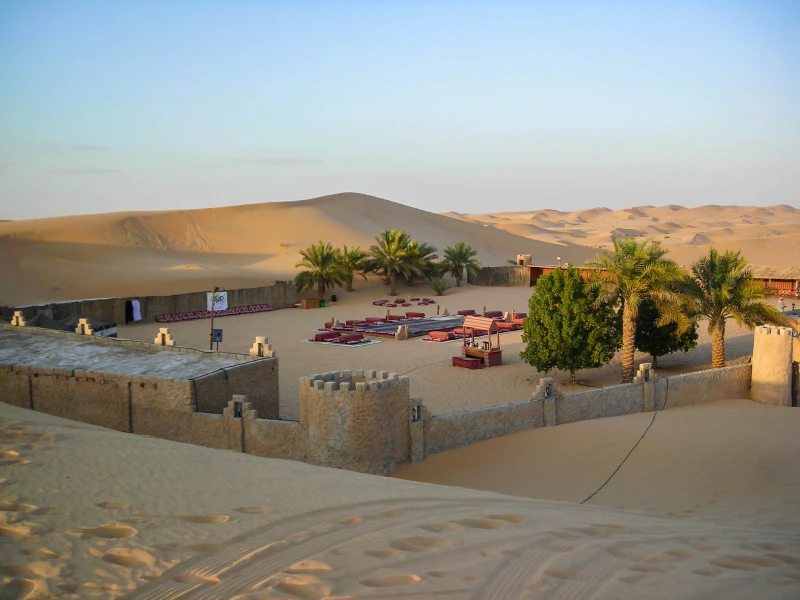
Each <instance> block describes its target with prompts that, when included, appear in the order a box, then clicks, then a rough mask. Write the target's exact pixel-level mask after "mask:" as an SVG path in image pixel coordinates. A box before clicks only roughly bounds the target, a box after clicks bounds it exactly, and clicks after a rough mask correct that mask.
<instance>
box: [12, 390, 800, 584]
mask: <svg viewBox="0 0 800 600" xmlns="http://www.w3.org/2000/svg"><path fill="white" fill-rule="evenodd" d="M715 408H716V407H709V408H706V407H696V408H691V409H677V410H674V411H672V412H670V411H666V412H664V413H659V415H658V417H659V419H660V421H658V428H657V429H656V430H655V433H657V435H654V437H653V440H652V442H653V447H652V448H649V449H648V448H647V447H645V448H642V454H643V456H642V457H640V458H639V457H637V458H639V461H638V462H636V460H635V459H632V462H631V465H630V470H631V473H627V474H626V473H625V471H620V473H618V475H617V477H619V479H618V480H616V479H615V480H614V481H613V482H612V483H611V484H609V486H608V487H607V488H606V489H605V490H603V492H601V494H598V495H597V496H595V498H594V499H593V505H591V506H589V505H583V506H581V505H578V504H570V503H566V502H555V501H547V500H531V499H527V498H518V497H517V498H515V497H511V496H504V495H500V494H492V493H488V492H478V491H470V490H465V489H460V488H453V487H444V486H435V485H429V484H424V483H416V482H408V481H400V480H398V479H385V478H379V477H373V476H368V475H360V474H356V473H350V472H344V471H338V470H334V469H324V468H319V467H312V466H309V465H304V464H300V463H294V462H289V461H280V460H270V459H262V458H256V457H252V456H247V455H242V454H235V453H232V452H227V451H216V450H210V449H206V448H200V447H195V446H188V445H184V444H178V443H174V442H168V441H165V440H159V439H151V438H145V437H140V436H135V435H130V434H124V433H119V432H115V431H111V430H107V429H103V428H99V427H94V426H91V425H85V424H78V423H74V422H71V421H66V420H63V419H59V418H56V417H52V416H49V415H44V414H40V413H34V412H31V411H27V410H24V409H19V408H15V407H11V406H8V405H5V404H0V439H2V444H3V455H2V458H0V460H1V461H2V463H1V464H0V468H1V469H2V476H3V481H2V486H0V489H2V494H3V498H2V508H3V510H2V511H0V532H2V540H3V543H2V544H0V555H1V556H2V567H1V569H2V577H1V578H0V582H1V585H2V587H0V595H2V597H4V598H44V597H59V598H76V599H77V598H114V597H121V596H123V595H125V594H128V595H127V596H126V597H128V598H236V599H240V600H244V599H255V598H293V599H298V598H299V599H312V598H326V597H337V598H476V599H483V598H516V597H532V598H645V597H646V598H709V597H717V598H742V599H750V598H756V597H757V598H796V597H797V590H798V589H799V588H800V533H799V532H798V531H797V527H796V518H795V515H796V506H797V500H798V489H800V488H799V487H798V483H800V482H798V477H797V469H796V467H794V468H792V467H791V466H790V461H791V465H796V464H797V459H798V458H800V456H799V452H798V449H799V448H800V445H799V444H798V441H797V438H796V436H793V434H794V432H796V430H797V426H798V423H797V418H795V415H796V413H794V412H793V411H792V409H774V408H772V407H766V406H758V405H754V404H752V403H749V402H747V403H742V402H732V403H723V404H722V405H721V410H715ZM706 413H715V414H718V415H722V417H723V418H722V419H721V420H718V419H717V418H716V417H715V416H713V415H710V414H706ZM647 417H648V415H634V416H632V417H620V418H614V419H606V420H601V421H591V422H585V423H579V424H576V425H569V426H563V427H557V428H553V429H552V430H546V431H545V430H542V431H540V432H536V433H543V434H545V435H547V436H548V439H547V441H546V445H547V450H548V451H550V450H552V451H553V453H554V454H555V452H556V451H558V450H562V451H563V450H565V449H570V448H574V447H578V448H582V449H584V450H586V449H587V442H586V440H589V439H594V440H597V442H598V443H597V444H593V445H592V446H591V448H590V452H586V453H583V456H586V455H587V454H591V459H590V460H591V465H587V464H585V461H582V460H576V459H575V457H574V455H573V456H572V457H568V458H567V459H566V462H565V466H567V467H569V466H575V467H577V470H576V472H575V473H573V472H571V471H570V470H569V468H564V469H561V470H560V472H551V473H547V472H546V470H545V469H543V468H537V467H536V466H531V470H530V475H529V479H540V478H541V479H542V481H543V485H542V495H543V496H547V495H550V496H556V495H561V496H566V497H571V498H572V499H578V498H580V497H581V496H583V495H584V494H586V493H587V491H589V490H592V489H593V488H594V487H595V486H596V485H597V484H598V482H602V479H604V477H605V476H606V475H607V470H608V469H609V468H613V466H614V465H616V464H617V462H618V461H619V460H620V452H621V451H622V450H625V444H626V443H627V442H630V441H631V440H632V439H634V438H635V437H638V435H640V433H639V432H640V429H641V426H642V422H641V421H642V419H645V418H647ZM712 421H713V425H714V429H715V432H714V435H713V436H712V437H713V439H711V440H704V441H697V440H698V438H702V437H703V436H707V430H708V426H709V424H710V422H712ZM733 432H750V433H749V434H748V435H746V436H744V438H743V439H741V440H740V439H737V438H736V437H734V436H731V435H726V434H730V433H733ZM787 433H788V435H787ZM512 438H513V436H509V438H506V439H512ZM687 438H691V439H692V440H694V441H693V442H690V443H688V444H676V443H675V440H676V439H679V440H686V439H687ZM777 439H781V440H783V442H787V441H791V443H789V444H778V443H777V441H776V440H777ZM648 441H650V440H648ZM665 444H666V445H667V446H668V447H669V451H667V452H664V451H663V450H664V445H665ZM476 447H477V446H476ZM99 448H102V451H98V449H99ZM754 449H755V450H756V451H757V453H758V455H757V456H750V454H751V452H752V450H754ZM765 449H767V450H768V451H767V452H765ZM542 450H543V448H542V447H537V446H536V444H535V443H533V444H524V445H523V446H521V447H517V448H516V451H517V452H528V455H527V458H528V463H529V464H531V465H533V464H534V463H535V459H536V455H535V453H541V451H542ZM701 450H702V451H703V463H704V464H705V465H707V466H708V470H704V469H702V468H700V467H698V466H697V465H696V464H695V463H697V455H696V454H695V452H697V451H701ZM748 457H749V458H748ZM436 458H437V457H433V458H432V459H429V460H436ZM442 458H446V457H444V455H443V457H442ZM737 459H744V460H738V462H736V463H734V462H732V461H733V460H737ZM570 463H571V465H570ZM423 465H424V463H423ZM626 467H627V465H626ZM517 473H519V469H517ZM709 475H713V478H712V479H710V480H709V479H708V476H709ZM581 478H582V479H581ZM558 481H561V482H563V483H562V489H561V491H559V485H558ZM647 484H652V485H653V487H652V489H643V488H645V487H647ZM530 487H531V489H532V488H533V482H530ZM621 504H624V505H626V506H629V507H630V508H633V509H634V510H620V509H618V508H612V507H614V506H617V505H621ZM654 513H655V514H654ZM659 513H660V514H659ZM670 513H671V514H670ZM661 515H663V516H661Z"/></svg>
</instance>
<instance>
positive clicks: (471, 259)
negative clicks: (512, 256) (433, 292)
mask: <svg viewBox="0 0 800 600" xmlns="http://www.w3.org/2000/svg"><path fill="white" fill-rule="evenodd" d="M443 252H444V260H443V261H442V262H441V266H442V270H443V271H444V272H445V273H450V275H452V276H453V278H454V279H455V280H456V287H461V280H462V279H463V276H464V270H465V269H466V271H467V273H472V274H473V275H475V276H476V277H477V275H478V273H480V272H481V263H479V262H478V261H477V259H476V258H475V256H476V255H477V254H478V252H477V251H476V250H473V249H472V246H467V245H466V244H465V243H464V242H458V243H456V245H455V246H448V247H447V248H445V249H444V251H443ZM515 264H516V263H515Z"/></svg>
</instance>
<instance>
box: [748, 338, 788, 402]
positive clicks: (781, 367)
mask: <svg viewBox="0 0 800 600" xmlns="http://www.w3.org/2000/svg"><path fill="white" fill-rule="evenodd" d="M793 342H794V339H793V331H792V329H791V328H789V327H770V326H769V325H763V326H761V327H756V330H755V336H754V339H753V384H752V390H751V393H752V397H753V400H755V401H756V402H762V403H764V404H776V405H778V406H791V405H792V354H793V352H792V345H793Z"/></svg>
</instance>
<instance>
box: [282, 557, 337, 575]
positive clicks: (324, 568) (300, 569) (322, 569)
mask: <svg viewBox="0 0 800 600" xmlns="http://www.w3.org/2000/svg"><path fill="white" fill-rule="evenodd" d="M331 571H333V567H331V566H330V565H328V564H325V563H324V562H320V561H318V560H304V561H302V562H299V563H297V564H296V565H292V566H291V567H289V568H288V569H286V571H285V572H286V573H289V574H291V575H294V574H300V575H323V574H325V573H330V572H331Z"/></svg>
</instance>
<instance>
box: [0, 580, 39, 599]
mask: <svg viewBox="0 0 800 600" xmlns="http://www.w3.org/2000/svg"><path fill="white" fill-rule="evenodd" d="M35 591H36V583H35V582H33V581H31V580H30V579H12V580H11V581H9V582H8V583H7V584H5V585H4V586H3V587H0V598H2V599H3V600H5V599H6V598H7V599H8V600H11V599H12V598H13V599H14V600H24V599H25V598H30V597H31V596H32V595H33V593H34V592H35Z"/></svg>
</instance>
